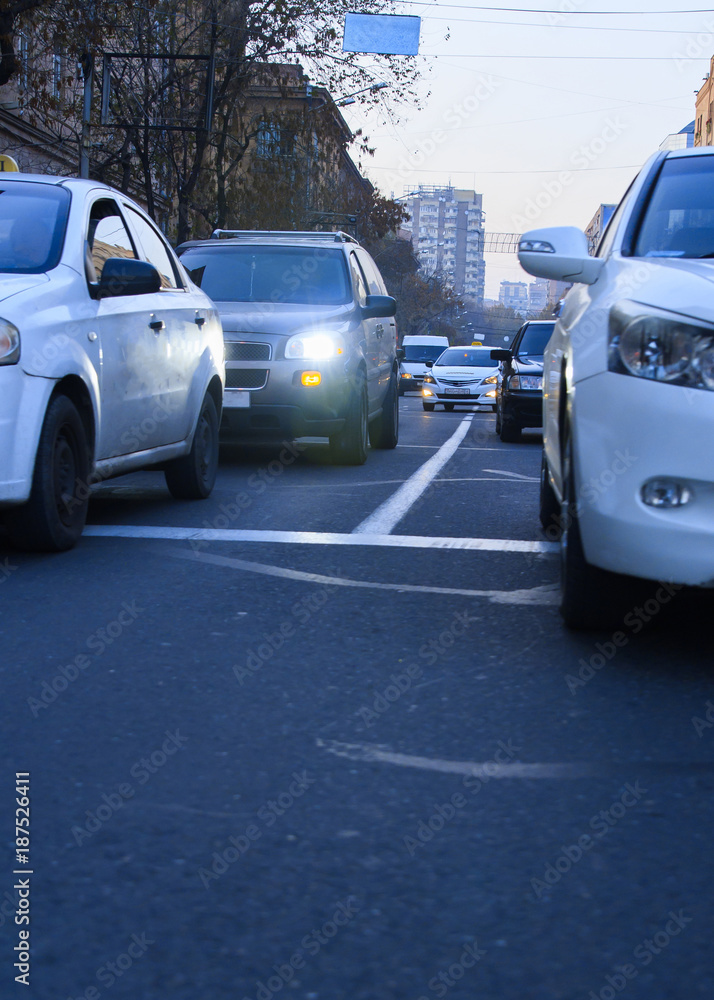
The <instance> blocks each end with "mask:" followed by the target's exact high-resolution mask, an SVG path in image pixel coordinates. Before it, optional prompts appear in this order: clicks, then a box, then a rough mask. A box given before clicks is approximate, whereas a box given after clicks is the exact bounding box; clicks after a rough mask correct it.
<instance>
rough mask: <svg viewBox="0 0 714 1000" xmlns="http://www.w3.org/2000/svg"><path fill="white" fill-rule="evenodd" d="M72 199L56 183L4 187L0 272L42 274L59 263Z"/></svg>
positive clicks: (0, 211) (0, 213)
mask: <svg viewBox="0 0 714 1000" xmlns="http://www.w3.org/2000/svg"><path fill="white" fill-rule="evenodd" d="M69 203H70V196H69V192H68V191H66V190H65V189H64V188H61V187H57V186H56V185H54V184H25V183H22V182H18V183H13V184H0V271H1V272H4V273H5V274H40V273H42V272H43V271H49V270H50V269H51V268H53V267H56V266H57V264H58V263H59V259H60V254H61V253H62V244H63V242H64V234H65V228H66V225H67V215H68V214H69Z"/></svg>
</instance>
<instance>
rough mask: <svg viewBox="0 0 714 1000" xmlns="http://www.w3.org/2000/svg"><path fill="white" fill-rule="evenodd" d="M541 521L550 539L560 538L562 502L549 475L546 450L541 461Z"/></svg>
mask: <svg viewBox="0 0 714 1000" xmlns="http://www.w3.org/2000/svg"><path fill="white" fill-rule="evenodd" d="M539 513H540V523H541V525H542V527H543V531H545V532H546V534H547V535H548V538H549V540H550V541H553V542H554V541H557V540H558V539H559V538H560V527H561V525H560V504H559V503H558V498H557V497H556V495H555V493H554V492H553V487H552V486H551V485H550V479H549V477H548V463H547V462H546V460H545V450H544V451H543V455H542V457H541V462H540V512H539Z"/></svg>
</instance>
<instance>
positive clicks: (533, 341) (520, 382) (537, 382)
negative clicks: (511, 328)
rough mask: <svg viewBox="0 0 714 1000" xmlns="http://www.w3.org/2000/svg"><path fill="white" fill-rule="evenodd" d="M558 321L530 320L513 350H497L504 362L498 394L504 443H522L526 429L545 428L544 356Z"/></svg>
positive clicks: (499, 428) (495, 354) (496, 357)
mask: <svg viewBox="0 0 714 1000" xmlns="http://www.w3.org/2000/svg"><path fill="white" fill-rule="evenodd" d="M554 328H555V322H554V321H548V320H530V321H529V322H527V323H524V324H523V326H522V327H521V328H520V330H519V331H518V333H517V334H516V336H515V337H514V339H513V344H512V345H511V349H510V350H507V351H506V350H493V351H491V357H492V358H493V360H494V361H500V362H501V372H500V378H499V381H498V385H497V390H496V433H497V434H498V435H499V437H500V438H501V441H508V442H514V443H515V442H518V441H520V439H521V431H522V430H523V428H524V427H541V426H542V425H543V353H544V351H545V345H546V344H547V343H548V341H549V340H550V337H551V334H552V333H553V330H554Z"/></svg>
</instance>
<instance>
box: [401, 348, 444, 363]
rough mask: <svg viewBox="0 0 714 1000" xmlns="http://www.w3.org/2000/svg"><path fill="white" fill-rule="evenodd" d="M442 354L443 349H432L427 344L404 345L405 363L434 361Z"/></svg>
mask: <svg viewBox="0 0 714 1000" xmlns="http://www.w3.org/2000/svg"><path fill="white" fill-rule="evenodd" d="M443 353H444V348H443V347H434V346H432V345H429V344H421V345H420V344H405V346H404V360H405V361H436V359H437V358H439V357H441V355H442V354H443Z"/></svg>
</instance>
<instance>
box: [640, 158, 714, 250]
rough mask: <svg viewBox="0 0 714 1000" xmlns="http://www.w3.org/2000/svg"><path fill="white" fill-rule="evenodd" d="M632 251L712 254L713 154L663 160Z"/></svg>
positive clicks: (713, 232)
mask: <svg viewBox="0 0 714 1000" xmlns="http://www.w3.org/2000/svg"><path fill="white" fill-rule="evenodd" d="M634 255H635V257H714V158H712V157H711V156H702V157H699V156H691V157H683V158H681V159H680V158H675V159H671V160H666V161H665V163H664V166H663V167H662V171H661V173H660V175H659V178H658V180H657V186H656V188H655V190H654V193H653V195H652V197H651V198H650V201H649V204H648V206H647V210H646V212H645V216H644V218H643V220H642V225H641V226H640V232H639V235H638V237H637V243H636V245H635V251H634Z"/></svg>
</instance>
